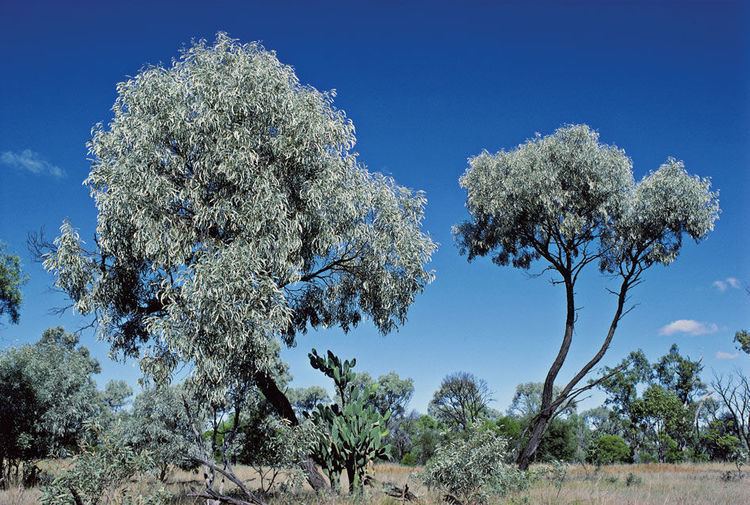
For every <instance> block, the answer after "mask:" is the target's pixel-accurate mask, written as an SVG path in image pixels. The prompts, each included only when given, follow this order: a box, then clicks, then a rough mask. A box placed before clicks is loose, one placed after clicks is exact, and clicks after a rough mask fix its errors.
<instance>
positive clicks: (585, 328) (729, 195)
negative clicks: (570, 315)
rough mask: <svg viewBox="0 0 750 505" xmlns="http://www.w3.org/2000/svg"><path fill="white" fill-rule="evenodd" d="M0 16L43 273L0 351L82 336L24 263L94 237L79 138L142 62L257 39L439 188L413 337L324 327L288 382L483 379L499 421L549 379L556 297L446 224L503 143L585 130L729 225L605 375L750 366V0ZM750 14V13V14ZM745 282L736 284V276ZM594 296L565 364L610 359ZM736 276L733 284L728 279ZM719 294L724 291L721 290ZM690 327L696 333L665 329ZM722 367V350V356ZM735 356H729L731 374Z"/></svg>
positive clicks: (14, 225)
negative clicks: (663, 174)
mask: <svg viewBox="0 0 750 505" xmlns="http://www.w3.org/2000/svg"><path fill="white" fill-rule="evenodd" d="M352 3H353V2H347V3H340V4H338V3H328V2H304V3H303V2H300V3H295V2H275V5H273V6H271V5H270V4H271V2H262V3H261V2H257V3H255V2H233V1H222V2H202V3H191V2H186V1H181V2H156V1H149V2H141V1H133V2H118V3H117V5H116V6H114V5H113V4H112V3H111V2H83V1H80V2H54V3H49V4H45V3H41V2H35V1H25V2H20V1H17V2H10V1H9V2H3V4H2V7H0V57H1V61H2V79H0V240H3V241H5V242H6V243H7V244H8V245H9V247H10V249H11V250H13V251H15V252H17V253H19V254H21V255H22V256H23V258H24V263H25V265H24V266H25V268H26V271H27V272H28V274H29V275H30V281H29V283H28V284H27V285H26V286H25V287H24V296H25V302H24V306H23V309H22V313H21V324H20V325H18V326H7V325H6V326H5V327H4V328H2V329H0V345H2V346H8V345H14V344H17V343H23V342H31V341H34V340H36V339H37V338H38V336H39V335H40V333H41V331H42V330H43V329H44V328H46V327H48V326H52V325H57V324H64V325H66V326H67V327H69V328H71V329H72V328H75V327H77V326H80V324H81V323H80V321H79V320H77V319H76V318H75V317H73V316H72V315H66V316H64V317H62V318H60V317H58V316H56V315H51V314H50V313H49V309H50V308H51V307H54V306H60V305H63V304H64V303H65V301H64V299H63V298H62V297H61V296H59V295H58V294H55V293H53V292H51V291H50V286H51V277H50V276H49V275H47V274H46V273H45V272H44V271H43V270H42V269H41V267H40V266H39V265H37V264H34V263H33V262H32V261H31V258H30V257H29V255H28V253H27V252H26V249H25V239H26V235H27V233H28V232H31V231H34V230H39V228H40V227H44V228H46V230H47V231H48V233H49V234H54V233H55V232H56V230H57V228H58V226H59V225H60V223H61V221H62V219H63V218H65V217H69V218H70V219H72V221H73V222H74V224H75V225H76V226H78V227H79V228H80V229H81V232H82V235H83V236H84V237H89V238H90V237H91V236H92V232H93V227H94V224H95V211H94V205H93V202H92V201H91V200H90V198H89V197H88V194H87V191H86V190H85V189H84V188H83V187H82V186H81V181H82V180H83V179H84V178H85V176H86V174H87V172H88V162H87V160H86V148H85V142H86V141H87V140H88V138H89V133H90V129H91V127H92V125H94V124H95V123H96V122H99V121H107V120H108V119H109V116H110V107H111V106H112V103H113V101H114V98H115V84H116V83H117V82H119V81H121V80H123V79H124V78H125V77H126V76H132V75H134V74H135V73H136V72H137V71H138V70H139V68H141V67H142V66H143V65H145V64H157V63H160V62H169V61H170V59H171V58H172V57H174V56H176V55H177V50H178V48H179V47H181V46H182V45H184V44H186V43H189V42H190V40H191V39H192V38H200V37H205V38H212V37H213V35H214V34H215V33H216V32H217V31H220V30H223V31H227V32H228V33H229V34H230V35H232V36H233V37H236V38H239V39H241V40H243V41H251V40H260V41H262V42H263V44H264V45H265V46H266V47H267V48H269V49H274V50H276V51H277V52H278V56H279V58H280V59H281V61H283V62H285V63H289V64H291V65H293V66H294V67H295V68H296V70H297V73H298V75H299V77H300V79H301V80H302V81H303V82H305V83H308V84H311V85H313V86H315V87H317V88H319V89H324V90H326V89H331V88H335V89H336V90H337V91H338V98H337V100H336V104H337V106H338V107H340V108H342V109H344V110H346V111H347V113H348V114H349V116H350V117H351V118H352V119H353V121H354V123H355V125H356V128H357V136H358V138H359V144H358V148H357V149H358V151H359V152H360V153H361V158H362V160H363V161H364V162H366V163H367V164H368V165H369V167H370V168H371V170H376V171H382V172H385V173H387V174H390V175H393V176H394V177H395V178H396V179H397V180H398V181H399V182H400V183H402V184H405V185H408V186H410V187H412V188H418V189H423V190H425V191H426V192H427V195H428V198H429V204H428V207H427V219H426V223H425V227H426V229H427V230H428V231H429V233H430V234H431V235H432V236H433V237H434V239H435V240H436V241H438V242H439V243H440V249H439V251H438V252H437V253H436V255H435V257H434V262H433V263H432V265H431V266H432V268H434V269H435V271H436V274H437V280H436V281H435V282H434V283H433V284H432V285H431V286H429V287H428V289H427V291H426V292H425V293H424V294H423V295H421V296H420V297H419V298H418V300H417V302H416V303H415V304H414V306H413V308H412V310H411V312H410V317H409V322H408V323H407V325H406V326H404V327H403V328H402V329H401V330H400V331H399V332H397V333H394V334H391V335H388V336H386V337H381V336H379V335H378V334H377V333H376V331H375V330H374V329H373V327H372V326H371V325H369V324H364V325H362V326H361V327H359V328H357V329H356V330H355V331H353V332H352V333H351V334H349V335H346V336H344V335H342V334H341V332H339V331H335V330H329V331H321V332H313V333H310V334H308V335H307V336H303V337H301V338H300V339H299V345H298V347H297V348H296V349H293V350H290V351H285V352H284V356H285V357H286V358H287V360H288V362H289V364H290V366H291V371H292V373H293V375H294V377H295V384H299V385H304V384H312V383H317V384H325V382H324V381H323V380H322V378H321V377H320V376H319V374H318V373H316V372H315V371H313V370H312V369H310V367H309V365H308V364H307V360H306V353H307V352H308V351H309V350H310V348H311V347H313V346H315V347H317V348H318V349H321V350H322V349H327V348H331V349H333V350H334V351H335V352H337V353H340V354H342V355H344V356H356V357H357V358H358V360H359V363H360V364H361V365H360V366H361V368H362V370H367V371H369V372H370V373H372V374H373V375H378V374H380V373H384V372H387V371H389V370H395V371H397V372H398V373H399V374H401V375H402V376H409V377H412V378H414V380H415V383H416V394H415V397H414V401H413V406H414V407H416V408H418V409H420V410H424V409H425V407H426V404H427V402H428V401H429V398H430V396H431V394H432V392H433V391H434V390H435V389H436V388H437V386H438V384H439V382H440V379H441V378H442V377H443V376H444V375H445V374H447V373H449V372H453V371H458V370H468V371H472V372H474V373H476V374H477V375H478V376H480V377H482V378H484V379H486V380H487V382H488V383H489V385H490V387H491V388H492V389H493V391H494V392H495V397H496V399H497V401H496V403H495V407H496V408H499V409H505V408H506V407H507V404H508V402H509V400H510V397H511V395H512V392H513V388H514V387H515V385H516V384H517V383H519V382H525V381H539V380H541V379H542V378H543V375H544V373H545V371H546V368H547V367H548V365H549V363H550V361H551V359H552V357H553V355H554V353H555V352H556V349H557V347H558V345H559V340H560V336H561V330H562V322H563V303H564V300H563V293H562V292H561V290H560V289H559V288H558V287H553V286H551V285H550V284H549V283H548V282H546V281H545V280H544V279H529V278H528V277H527V276H526V275H525V274H524V273H523V272H520V271H517V270H514V269H512V268H499V267H497V266H494V265H492V264H490V263H489V261H477V262H475V263H472V264H468V263H467V262H466V259H465V258H464V257H461V256H459V255H458V252H457V249H456V247H455V245H454V243H453V240H452V237H451V234H450V228H451V225H453V224H455V223H457V222H459V221H461V220H463V219H464V218H465V217H466V211H465V208H464V194H463V192H462V190H461V189H460V188H459V187H458V183H457V180H458V177H459V176H460V175H461V174H462V173H463V171H464V170H465V168H466V159H467V157H469V156H472V155H474V154H477V153H479V152H480V151H481V150H482V149H488V150H490V151H496V150H498V149H500V148H510V147H513V146H514V145H516V144H518V143H520V142H522V141H523V140H525V139H526V138H528V137H530V136H532V135H533V134H534V132H541V133H545V134H546V133H550V132H552V131H553V130H554V129H555V128H557V127H558V126H560V125H562V124H564V123H573V122H585V123H588V124H589V125H591V126H592V127H594V128H595V129H597V130H599V132H600V133H601V137H602V139H603V140H604V141H605V142H609V143H615V144H617V145H618V146H620V147H622V148H624V149H625V150H626V152H627V153H628V154H629V155H630V156H631V157H632V159H633V161H634V164H635V167H636V176H637V177H638V178H640V177H642V176H643V175H645V174H646V173H647V172H648V171H649V170H652V169H655V168H657V167H658V165H659V164H660V163H661V162H662V161H663V160H664V159H665V158H666V157H667V156H670V155H672V156H675V157H678V158H680V159H683V160H684V161H685V164H686V166H687V168H688V170H689V171H691V172H693V173H697V174H700V175H702V176H710V177H711V178H712V179H713V183H714V186H715V187H716V188H718V189H720V191H721V206H722V215H721V219H720V221H719V223H718V226H717V228H716V230H715V232H714V233H713V234H712V235H711V236H710V237H709V238H708V239H707V240H706V241H705V242H704V243H702V244H700V245H699V246H695V245H694V244H692V243H690V244H687V245H686V247H685V248H684V250H683V253H682V255H681V257H680V258H679V259H678V261H677V262H676V263H675V264H674V265H672V266H671V267H669V268H666V269H665V268H655V269H654V270H653V271H651V272H650V273H649V275H648V276H647V278H646V283H645V284H644V285H643V286H641V287H639V288H637V290H636V291H635V292H634V293H633V295H634V301H636V302H640V304H641V305H640V306H638V308H637V309H636V310H635V311H633V312H632V313H631V314H630V315H628V316H627V318H626V320H625V321H624V323H623V324H622V325H621V328H620V330H619V333H618V335H617V336H616V338H615V342H614V344H613V346H612V348H611V350H610V352H609V354H608V358H606V363H607V364H612V363H614V362H616V361H619V360H620V359H621V358H622V357H623V356H625V355H626V354H627V353H628V352H629V351H630V350H633V349H635V348H638V347H641V348H643V349H644V350H645V351H646V352H647V354H648V355H649V356H650V357H651V358H652V359H653V358H655V357H657V356H659V355H661V354H663V353H664V352H666V351H667V349H668V348H669V345H670V344H671V343H672V342H677V343H678V344H679V345H680V347H681V348H682V349H683V350H684V351H686V352H687V353H688V354H690V355H691V356H693V357H699V356H700V357H703V361H704V363H705V365H706V368H707V372H708V373H707V376H709V375H710V369H712V368H713V369H715V370H717V371H729V370H731V369H732V368H733V367H741V368H743V369H745V370H748V369H750V358H748V357H746V356H736V357H734V359H729V358H732V357H733V356H734V352H735V351H734V348H733V345H732V342H731V340H732V335H733V334H734V331H735V330H736V329H739V328H741V327H749V326H750V317H749V316H750V296H748V295H747V294H745V293H744V289H737V288H735V287H734V286H733V285H737V283H736V282H734V281H733V280H732V279H737V281H738V282H739V283H741V284H742V285H747V284H748V283H750V262H749V261H748V246H749V245H750V240H749V239H748V233H747V232H748V218H749V217H750V212H749V211H750V204H748V189H750V188H749V187H748V182H749V181H748V179H749V176H748V173H749V172H748V166H749V162H750V147H749V146H750V97H749V95H750V76H749V72H748V71H749V70H750V38H749V37H750V36H749V35H748V33H749V32H750V30H748V29H747V27H748V26H750V15H749V11H748V8H747V6H745V7H742V5H741V3H740V2H737V3H733V2H690V1H688V2H683V1H680V2H676V1H675V2H651V1H649V2H624V1H623V2H591V3H587V2H566V4H567V6H565V7H562V6H561V4H554V3H534V2H517V3H514V2H510V3H499V2H494V3H493V2H461V3H459V2H454V3H453V5H449V4H441V3H438V2H421V3H419V2H417V3H407V2H367V3H360V4H359V5H358V6H354V5H351V4H352ZM746 5H747V4H746ZM727 279H730V280H727ZM584 280H585V282H584V284H583V285H582V286H581V288H580V289H579V296H580V305H581V306H582V307H583V310H582V312H581V316H580V317H581V319H580V325H579V328H578V331H577V334H576V336H575V341H574V350H573V352H572V353H571V356H570V365H571V366H568V367H566V368H565V369H564V371H563V375H566V372H567V374H570V372H571V370H572V366H575V365H580V363H581V362H582V361H584V360H585V359H586V358H587V357H588V356H589V355H590V354H592V353H593V346H595V345H598V342H599V341H600V339H601V338H602V333H603V331H604V328H605V326H606V321H607V318H608V317H609V314H610V312H611V309H612V307H613V300H612V297H611V296H609V295H607V294H606V292H605V291H604V287H605V282H604V281H603V280H601V279H600V278H599V277H598V276H597V275H591V276H590V277H588V278H586V279H584ZM716 281H721V282H722V283H723V284H715V282H716ZM722 287H723V288H724V289H721V288H722ZM677 320H693V321H696V323H693V324H692V328H691V327H690V326H689V325H687V326H684V327H683V329H686V330H692V333H699V334H691V332H675V333H673V334H671V335H664V334H662V333H663V332H660V329H662V328H663V327H664V326H665V325H668V324H669V323H671V322H674V321H677ZM84 343H85V344H86V345H88V346H89V347H91V348H92V350H93V351H94V354H95V355H96V356H97V357H99V358H100V360H101V362H102V368H103V372H102V375H101V378H100V380H101V382H102V383H103V382H104V381H105V380H107V379H109V378H112V377H123V378H126V379H128V380H130V381H132V382H135V380H136V379H137V375H138V372H137V366H136V367H134V366H132V364H125V365H119V364H115V363H113V362H111V361H109V360H108V359H107V357H106V353H107V346H106V345H105V344H103V343H97V342H96V341H95V340H94V338H93V336H92V335H91V333H90V332H89V333H86V334H85V335H84ZM717 353H726V354H718V355H717ZM721 358H723V359H721Z"/></svg>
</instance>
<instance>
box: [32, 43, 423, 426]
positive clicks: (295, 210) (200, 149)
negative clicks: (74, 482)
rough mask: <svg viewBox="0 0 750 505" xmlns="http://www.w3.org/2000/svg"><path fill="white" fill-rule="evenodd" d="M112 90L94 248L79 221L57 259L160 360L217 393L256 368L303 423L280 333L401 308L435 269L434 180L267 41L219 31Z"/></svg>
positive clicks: (394, 318)
mask: <svg viewBox="0 0 750 505" xmlns="http://www.w3.org/2000/svg"><path fill="white" fill-rule="evenodd" d="M117 91H118V96H117V100H116V101H115V105H114V118H113V119H112V120H111V122H110V123H109V124H108V125H107V126H103V125H100V126H98V127H97V128H96V129H95V131H94V134H93V138H92V139H91V141H90V142H89V150H90V153H91V157H92V160H93V161H92V167H91V172H90V174H89V176H88V178H87V179H86V185H87V187H88V188H89V190H90V191H91V194H92V196H93V198H94V200H95V202H96V207H97V210H98V220H97V229H96V236H95V240H94V247H93V248H91V249H90V250H87V249H86V248H85V246H84V244H83V243H82V241H81V240H80V238H79V235H78V233H77V232H76V230H75V228H74V227H73V226H72V225H71V224H70V223H68V222H66V223H64V224H63V226H62V228H61V234H60V236H59V237H58V238H57V239H56V241H55V243H54V247H53V248H52V250H50V251H49V252H48V253H47V256H46V259H45V263H44V264H45V266H46V268H48V269H49V270H50V271H52V272H54V273H55V276H56V284H57V286H59V287H60V288H62V289H63V290H64V291H66V292H67V293H68V295H69V296H70V297H71V298H72V300H73V302H74V304H75V308H76V309H77V310H78V311H79V312H81V313H83V314H90V315H94V316H96V319H97V321H98V328H99V333H100V334H101V336H102V337H103V338H105V339H107V340H108V341H109V342H110V343H111V346H112V350H113V351H115V352H120V353H122V354H124V355H127V356H136V357H139V358H140V359H141V364H142V367H143V368H144V370H145V371H146V372H148V373H149V374H151V375H153V376H155V377H156V378H161V379H163V378H166V377H168V376H169V375H170V374H171V373H172V372H173V371H174V370H175V368H176V367H177V366H178V365H180V364H182V363H190V364H191V366H192V376H191V381H192V382H193V383H195V384H197V385H198V386H199V387H200V388H202V389H203V390H207V389H214V390H217V391H218V393H221V390H222V386H223V385H225V384H227V383H229V382H231V381H233V380H235V378H236V377H235V376H236V375H237V374H238V373H243V374H248V375H249V376H250V377H251V378H252V380H253V381H254V382H255V384H256V385H257V387H258V388H259V389H260V390H261V391H262V392H263V394H264V395H265V396H266V398H267V399H268V400H269V401H270V402H271V403H272V404H273V405H274V407H275V408H276V409H277V411H278V412H279V414H280V415H281V416H282V417H283V418H285V419H287V420H288V421H289V422H290V423H292V424H293V425H296V424H297V423H298V420H297V417H296V415H295V413H294V410H293V408H292V405H291V404H290V402H289V401H288V399H287V397H286V396H285V395H284V394H283V392H282V391H281V389H280V388H279V387H278V385H277V383H276V380H275V377H274V374H273V373H272V370H273V369H274V368H275V367H276V365H277V361H278V351H279V343H278V340H279V339H281V340H282V341H283V342H284V343H285V344H287V345H293V344H294V343H295V337H296V336H297V334H298V333H300V332H305V331H307V329H308V328H310V327H312V328H317V327H329V326H339V327H341V328H343V329H344V330H345V331H348V330H350V329H351V328H353V327H354V326H355V325H357V324H358V323H359V322H360V320H361V319H362V318H363V317H369V318H370V319H371V320H372V322H373V323H374V324H375V326H376V327H377V328H378V329H379V330H380V331H382V332H383V333H386V332H389V331H391V330H392V329H394V328H395V327H396V326H397V325H399V324H401V323H403V322H404V321H405V319H406V315H407V309H408V307H409V306H410V305H411V303H412V302H413V300H414V297H415V295H416V294H417V293H419V292H421V291H422V290H423V289H424V287H425V286H426V285H427V284H428V283H429V282H430V281H431V279H432V274H431V272H429V271H427V270H426V269H425V265H426V263H428V261H429V259H430V256H431V254H432V252H433V250H434V249H435V244H434V243H433V241H432V240H431V239H430V238H429V237H428V236H427V235H426V234H425V233H423V232H422V231H421V222H422V218H423V208H424V205H425V197H424V195H423V194H422V193H421V192H414V191H411V190H409V189H407V188H404V187H402V186H399V185H397V184H396V183H395V182H394V181H393V180H392V179H390V178H388V177H384V176H382V175H378V174H374V173H371V172H369V171H367V169H366V168H365V167H364V166H363V165H362V164H361V163H360V162H358V160H357V155H356V153H355V152H354V151H353V149H354V144H355V140H356V139H355V135H354V126H353V125H352V123H351V121H350V120H349V119H347V117H346V116H345V114H344V112H342V111H341V110H338V109H336V108H335V107H334V105H333V97H334V93H333V92H331V93H322V92H320V91H318V90H316V89H314V88H312V87H310V86H305V85H302V84H301V83H300V82H299V80H298V79H297V76H296V75H295V73H294V71H293V69H292V68H291V67H289V66H287V65H283V64H281V63H280V62H279V60H278V59H277V58H276V55H275V54H274V53H273V52H270V51H267V50H265V49H264V48H263V47H261V46H260V45H258V44H255V43H252V44H240V43H238V42H237V41H235V40H232V39H230V38H229V37H227V36H226V35H224V34H219V35H218V36H217V39H216V42H215V43H214V44H207V43H206V42H204V41H200V42H197V43H195V44H193V45H192V46H191V47H189V48H188V49H187V50H185V51H184V52H183V53H182V54H181V56H180V57H179V58H178V59H177V60H175V61H174V62H173V64H172V65H171V66H170V67H167V68H164V67H161V66H156V67H148V68H146V69H144V70H142V71H141V72H140V73H138V75H137V76H136V77H134V78H132V79H130V80H128V81H126V82H123V83H120V84H119V85H118V87H117Z"/></svg>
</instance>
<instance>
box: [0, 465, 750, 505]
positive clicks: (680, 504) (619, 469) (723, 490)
mask: <svg viewBox="0 0 750 505" xmlns="http://www.w3.org/2000/svg"><path fill="white" fill-rule="evenodd" d="M733 470H734V467H733V466H732V465H728V464H719V463H710V464H681V465H667V464H648V465H613V466H608V467H603V468H601V469H600V470H598V471H596V470H595V469H593V468H591V467H589V468H583V467H569V468H568V470H567V472H566V474H565V478H564V480H562V482H560V481H554V480H545V479H542V480H539V481H538V482H536V483H535V484H534V485H533V486H532V487H531V488H530V489H529V490H527V491H524V492H522V493H518V494H515V495H512V496H508V497H505V498H503V499H502V500H499V501H495V502H493V503H495V504H497V505H500V504H507V505H517V504H518V505H520V504H528V505H557V504H560V505H705V504H708V505H742V504H750V476H748V477H746V478H745V479H741V480H731V481H726V480H724V479H722V475H723V474H725V472H727V471H730V472H731V471H733ZM418 471H419V469H418V468H410V467H403V466H399V465H379V466H377V467H376V468H375V477H376V478H377V479H378V480H379V481H381V482H391V483H394V484H396V485H399V486H403V485H404V484H407V483H408V484H409V487H410V489H412V490H413V491H414V492H415V493H416V494H417V495H418V496H419V497H420V500H419V503H420V504H422V505H438V504H441V503H443V502H442V500H441V498H440V495H439V494H438V493H437V492H434V491H429V490H427V489H426V488H425V487H424V486H423V485H422V484H421V483H420V481H419V478H418V477H417V472H418ZM238 473H239V474H240V475H241V476H242V477H243V478H245V479H247V480H250V479H254V478H256V477H257V475H255V473H254V472H253V471H252V470H251V469H249V468H240V469H238ZM630 474H632V477H631V478H630V483H628V475H630ZM155 485H157V483H155V482H153V481H147V480H143V481H139V482H134V483H131V486H129V487H130V491H129V494H131V496H132V495H133V494H138V492H139V491H141V490H145V489H147V488H150V487H152V486H155ZM167 487H168V488H169V489H170V491H172V492H173V493H174V494H175V495H176V498H175V500H174V504H175V505H178V504H179V505H187V504H193V503H195V504H198V503H204V502H203V501H201V500H198V499H195V498H189V497H187V496H186V494H187V493H188V492H189V491H190V489H191V488H195V487H200V480H199V475H198V474H196V473H190V472H183V471H178V472H175V473H174V474H172V475H171V476H170V479H169V482H168V484H167ZM40 495H41V494H40V491H39V490H38V489H28V490H22V489H10V490H5V491H0V505H36V504H37V503H39V497H40ZM110 503H112V504H116V503H118V502H117V501H113V502H110ZM353 503H371V504H374V505H395V504H397V503H400V501H399V500H396V499H393V498H390V497H388V496H386V495H384V494H382V493H381V492H379V491H378V490H377V489H368V491H367V493H366V495H365V496H364V497H363V498H360V499H350V498H347V497H333V496H316V495H315V494H313V493H312V492H311V491H309V490H302V491H301V492H300V493H298V494H296V495H289V494H287V495H279V496H276V497H272V498H271V499H270V500H269V504H270V505H292V504H300V505H307V504H309V505H345V504H353Z"/></svg>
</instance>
